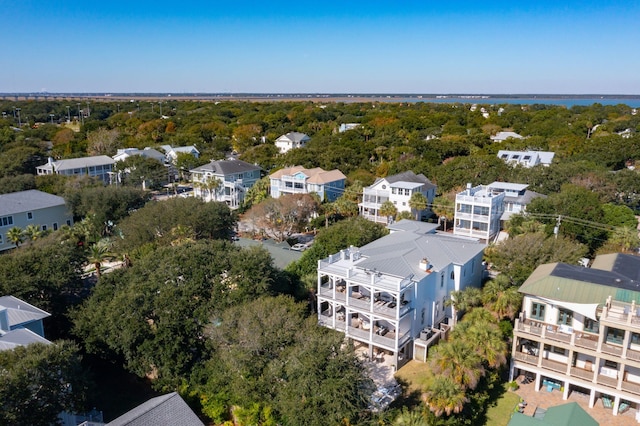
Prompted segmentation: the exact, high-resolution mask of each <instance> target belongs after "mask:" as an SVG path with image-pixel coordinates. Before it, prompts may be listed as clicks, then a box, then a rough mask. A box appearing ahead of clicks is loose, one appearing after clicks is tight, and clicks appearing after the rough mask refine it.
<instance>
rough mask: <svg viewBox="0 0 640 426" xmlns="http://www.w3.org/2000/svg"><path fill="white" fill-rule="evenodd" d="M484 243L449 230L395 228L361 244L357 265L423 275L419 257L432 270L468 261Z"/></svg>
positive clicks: (392, 273) (400, 273)
mask: <svg viewBox="0 0 640 426" xmlns="http://www.w3.org/2000/svg"><path fill="white" fill-rule="evenodd" d="M485 247H486V245H485V244H482V243H479V242H477V241H476V240H472V239H468V238H460V237H454V236H451V235H448V234H447V235H445V234H436V233H430V234H424V233H422V232H410V231H405V232H394V233H392V234H389V235H386V236H384V237H382V238H379V239H377V240H375V241H373V242H371V243H369V244H367V245H366V246H364V247H361V248H360V253H362V255H363V260H362V261H359V262H357V266H358V267H360V268H366V269H374V268H375V269H377V270H378V271H380V272H382V273H383V274H387V275H393V276H398V277H406V276H408V275H410V274H414V276H416V277H418V278H419V279H421V278H422V277H424V276H425V275H426V274H425V272H424V271H422V270H421V269H420V261H421V260H422V259H424V258H427V259H428V260H429V263H431V265H433V268H434V269H435V270H442V269H445V268H446V267H447V266H448V265H450V264H452V263H453V264H457V265H463V264H465V263H467V262H468V261H469V260H471V259H472V258H473V257H475V256H476V255H477V254H478V253H480V252H482V251H483V250H484V248H485Z"/></svg>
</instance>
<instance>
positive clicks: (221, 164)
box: [190, 160, 261, 176]
mask: <svg viewBox="0 0 640 426" xmlns="http://www.w3.org/2000/svg"><path fill="white" fill-rule="evenodd" d="M254 170H261V169H260V167H259V166H256V165H254V164H251V163H247V162H246V161H242V160H218V161H212V162H210V163H209V164H205V165H203V166H200V167H196V168H195V169H193V170H190V172H192V173H194V172H195V173H197V172H209V173H213V174H214V175H219V176H227V175H232V174H236V173H244V172H249V171H254Z"/></svg>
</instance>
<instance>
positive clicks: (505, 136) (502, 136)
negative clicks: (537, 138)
mask: <svg viewBox="0 0 640 426" xmlns="http://www.w3.org/2000/svg"><path fill="white" fill-rule="evenodd" d="M509 138H515V139H523V136H522V135H519V134H517V133H516V132H498V133H496V135H495V136H491V137H490V139H491V140H492V141H504V140H507V139H509Z"/></svg>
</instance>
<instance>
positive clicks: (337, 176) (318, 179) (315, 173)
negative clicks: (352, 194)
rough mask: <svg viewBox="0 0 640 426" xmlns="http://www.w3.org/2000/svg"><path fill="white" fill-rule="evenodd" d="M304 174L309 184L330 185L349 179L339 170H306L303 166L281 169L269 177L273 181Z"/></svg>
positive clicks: (317, 168)
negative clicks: (329, 183) (330, 183)
mask: <svg viewBox="0 0 640 426" xmlns="http://www.w3.org/2000/svg"><path fill="white" fill-rule="evenodd" d="M300 172H302V173H304V174H305V176H307V178H308V182H309V183H320V184H322V183H328V182H335V181H337V180H341V179H346V178H347V177H346V176H345V175H344V174H343V173H342V172H341V171H340V170H338V169H334V170H329V171H325V170H323V169H321V168H320V167H316V168H313V169H305V168H304V167H302V166H294V167H288V168H285V169H280V170H278V171H277V172H275V173H273V174H272V175H270V176H269V177H270V178H272V179H280V178H281V177H282V176H291V175H295V174H296V173H300Z"/></svg>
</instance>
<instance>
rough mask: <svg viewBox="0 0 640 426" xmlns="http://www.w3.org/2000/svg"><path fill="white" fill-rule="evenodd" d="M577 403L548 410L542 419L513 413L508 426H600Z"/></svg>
mask: <svg viewBox="0 0 640 426" xmlns="http://www.w3.org/2000/svg"><path fill="white" fill-rule="evenodd" d="M598 425H599V423H598V422H597V421H595V420H594V419H593V417H591V416H590V415H589V413H587V412H586V411H585V410H584V409H583V408H582V407H580V405H579V404H578V403H577V402H569V403H568V404H562V405H557V406H555V407H551V408H549V409H547V411H546V412H545V413H544V415H543V416H542V417H541V418H538V417H531V416H526V415H524V414H522V413H513V416H512V417H511V420H510V421H509V425H508V426H598Z"/></svg>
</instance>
